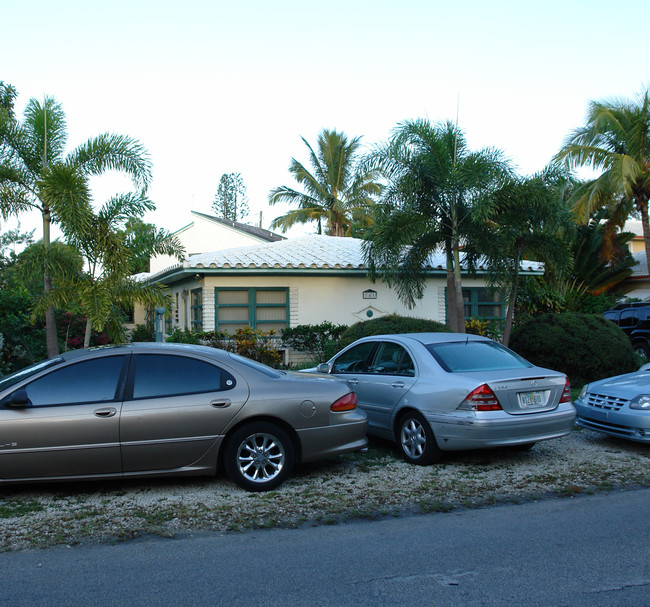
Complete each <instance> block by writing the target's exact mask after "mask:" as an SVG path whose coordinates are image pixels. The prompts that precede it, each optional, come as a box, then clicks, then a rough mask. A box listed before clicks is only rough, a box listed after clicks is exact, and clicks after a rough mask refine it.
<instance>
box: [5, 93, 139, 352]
mask: <svg viewBox="0 0 650 607" xmlns="http://www.w3.org/2000/svg"><path fill="white" fill-rule="evenodd" d="M66 142H67V130H66V122H65V114H64V112H63V109H62V107H61V105H60V104H59V103H58V102H57V101H56V100H55V99H54V98H52V97H45V99H44V101H43V103H42V104H41V103H40V102H39V101H37V100H36V99H30V101H29V102H28V103H27V106H26V108H25V112H24V120H23V122H22V123H20V122H18V121H17V120H16V119H15V118H14V117H13V116H12V115H11V114H10V113H9V112H8V111H6V110H5V111H3V110H1V109H0V214H1V215H2V217H4V218H6V217H8V216H10V215H19V214H21V213H23V212H26V211H30V210H35V209H36V210H38V211H39V212H40V213H41V215H42V217H43V244H44V247H45V250H46V251H47V249H48V247H49V244H50V228H51V224H52V223H60V224H61V225H62V226H66V227H67V229H68V230H73V231H78V232H79V233H83V232H84V231H85V230H86V229H88V227H89V226H90V224H91V222H92V220H93V213H92V209H91V202H92V198H91V193H90V188H89V184H88V178H89V177H90V176H91V175H100V174H102V173H103V172H105V171H107V170H116V171H121V172H123V173H125V174H126V175H128V176H129V177H130V178H131V180H132V182H133V184H134V186H135V187H136V188H137V189H138V190H139V191H141V192H144V191H145V190H146V188H147V186H148V184H149V181H150V179H151V162H150V161H149V158H148V155H147V153H146V151H145V150H144V148H143V147H142V145H141V144H140V143H138V142H137V141H135V140H133V139H131V138H129V137H125V136H120V135H114V134H104V135H100V136H98V137H95V138H93V139H90V140H89V141H87V142H86V143H84V144H82V145H80V146H79V147H77V148H76V149H74V150H73V151H72V152H71V153H69V154H67V155H65V153H64V152H65V147H66ZM43 286H44V290H45V294H46V295H47V294H48V293H50V292H51V291H52V284H51V279H50V276H49V274H48V272H47V271H44V275H43ZM45 319H46V336H47V352H48V356H50V357H51V356H55V355H56V354H57V353H58V344H57V339H56V326H55V319H54V309H53V308H51V307H50V308H48V309H47V310H46V311H45Z"/></svg>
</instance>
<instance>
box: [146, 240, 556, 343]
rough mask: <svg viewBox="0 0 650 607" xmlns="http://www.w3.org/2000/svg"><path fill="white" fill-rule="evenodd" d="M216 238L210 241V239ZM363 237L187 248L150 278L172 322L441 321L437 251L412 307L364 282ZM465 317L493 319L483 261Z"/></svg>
mask: <svg viewBox="0 0 650 607" xmlns="http://www.w3.org/2000/svg"><path fill="white" fill-rule="evenodd" d="M216 242H217V241H215V244H216ZM362 243H363V241H362V240H359V239H356V238H340V237H333V236H321V235H311V236H304V237H301V238H294V239H289V240H287V239H282V240H274V241H272V242H260V243H257V244H248V245H245V246H235V247H229V248H220V249H218V250H213V251H212V252H204V253H198V254H190V255H189V256H188V257H187V258H186V259H185V261H183V262H182V263H178V262H175V263H172V264H170V265H169V266H167V267H165V268H163V269H160V270H158V271H154V272H152V273H150V274H149V275H148V276H147V280H148V281H149V282H153V283H161V284H164V285H166V286H167V288H168V290H169V293H170V295H171V298H172V304H173V309H172V311H171V312H172V313H171V325H168V326H171V328H175V327H178V328H180V329H192V330H196V331H198V330H202V331H212V330H218V331H228V332H234V331H235V330H236V329H238V328H240V327H245V326H251V327H253V328H255V329H262V330H264V331H268V330H270V329H274V330H275V331H276V332H279V331H281V330H282V329H283V328H284V327H294V326H296V325H301V324H319V323H321V322H323V321H330V322H332V323H335V324H347V325H350V324H353V323H355V322H357V321H360V320H368V319H370V318H377V317H380V316H383V315H386V314H392V313H397V314H402V315H408V316H415V317H420V318H429V319H432V320H437V321H440V322H445V318H446V271H445V257H444V255H442V254H441V255H437V256H432V258H431V259H430V263H429V265H428V267H427V269H426V272H427V280H426V283H427V284H426V289H425V293H424V297H423V298H422V300H420V301H418V302H417V304H416V306H415V307H414V308H413V309H409V308H407V307H406V306H405V304H404V303H403V302H401V301H400V299H399V297H398V296H397V293H396V291H395V290H394V289H393V288H391V287H389V286H388V285H387V284H385V283H383V282H379V281H378V282H376V283H373V282H371V281H370V280H369V279H368V277H367V268H366V266H365V264H364V257H363V251H362ZM543 272H544V267H543V265H542V264H539V263H537V262H526V261H525V262H522V273H523V274H524V275H541V274H543ZM463 295H464V297H465V310H466V315H467V316H468V317H471V316H481V317H484V318H499V317H502V316H503V314H504V310H503V302H502V301H501V299H500V296H499V295H498V294H495V293H494V292H492V291H491V290H489V289H488V288H486V283H485V268H483V267H479V268H477V271H476V274H475V275H473V276H470V275H469V274H468V273H467V272H465V276H464V277H463Z"/></svg>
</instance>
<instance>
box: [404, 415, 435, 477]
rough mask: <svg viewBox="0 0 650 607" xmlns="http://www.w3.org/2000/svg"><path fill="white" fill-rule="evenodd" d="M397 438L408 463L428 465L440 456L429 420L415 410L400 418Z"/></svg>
mask: <svg viewBox="0 0 650 607" xmlns="http://www.w3.org/2000/svg"><path fill="white" fill-rule="evenodd" d="M397 440H398V442H399V445H400V447H401V451H402V455H403V457H404V459H405V460H406V461H407V462H409V463H410V464H416V465H418V466H428V465H429V464H433V463H434V462H437V461H440V459H441V458H442V451H441V450H440V448H439V447H438V444H437V443H436V438H435V436H434V435H433V430H431V426H430V425H429V422H428V421H426V420H425V419H424V417H423V416H422V415H421V414H420V413H418V412H417V411H411V412H409V413H407V414H405V415H404V416H403V417H402V418H401V419H400V422H399V428H398V431H397Z"/></svg>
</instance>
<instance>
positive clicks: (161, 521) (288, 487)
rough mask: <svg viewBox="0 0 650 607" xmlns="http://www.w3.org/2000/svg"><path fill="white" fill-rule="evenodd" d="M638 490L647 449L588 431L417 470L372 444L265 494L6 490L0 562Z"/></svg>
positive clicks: (158, 486) (213, 486)
mask: <svg viewBox="0 0 650 607" xmlns="http://www.w3.org/2000/svg"><path fill="white" fill-rule="evenodd" d="M639 486H650V445H642V444H638V443H632V442H626V441H622V440H617V439H614V438H609V437H605V436H603V435H600V434H597V433H594V432H590V431H588V430H578V429H576V430H575V431H574V432H573V433H572V434H571V435H570V436H567V437H565V438H562V439H556V440H552V441H546V442H543V443H538V444H537V445H535V447H533V449H532V450H530V451H526V452H514V451H509V450H505V449H503V450H496V451H475V452H471V453H467V452H464V453H448V454H447V455H446V457H445V459H444V460H443V462H442V463H440V464H435V465H432V466H426V467H419V466H413V465H409V464H406V463H404V462H403V461H401V460H400V459H398V458H397V457H396V452H395V451H394V448H393V447H392V446H391V445H390V444H388V443H384V442H380V441H372V442H371V444H370V449H369V450H368V452H366V453H357V454H351V455H346V456H342V457H339V458H336V459H333V460H328V461H326V462H322V463H320V464H316V465H313V464H310V465H304V466H300V467H298V468H297V469H296V470H295V471H294V473H293V475H292V476H291V478H290V479H289V481H288V482H286V483H285V484H284V485H282V486H281V487H280V488H279V489H278V490H276V491H272V492H270V493H258V494H251V493H246V492H244V491H243V490H241V489H239V488H238V487H237V486H235V485H233V484H232V483H231V482H229V481H228V480H227V479H226V478H225V476H224V475H223V474H219V476H218V478H217V479H216V480H215V479H207V478H197V479H187V478H186V479H159V480H146V481H142V480H140V481H121V482H117V481H114V482H103V483H100V482H93V483H75V484H58V485H56V484H50V485H32V486H26V485H23V486H5V487H3V488H2V489H1V491H0V550H1V551H7V550H19V549H26V548H32V547H41V546H43V547H44V546H51V545H55V544H68V545H74V544H78V543H81V542H92V541H118V540H123V539H128V538H133V537H136V536H139V535H143V534H158V535H162V536H168V537H171V536H173V535H175V534H186V533H196V532H204V531H208V530H216V531H234V530H238V531H240V530H245V529H250V528H259V527H277V526H282V527H294V526H299V525H304V524H335V523H338V522H342V521H345V520H349V519H354V518H375V517H381V516H398V515H400V514H404V513H414V512H433V511H450V510H453V509H455V508H472V507H481V506H485V505H489V504H496V503H504V502H511V503H512V502H515V503H516V502H523V501H528V500H538V499H543V498H555V497H572V496H575V495H577V494H580V493H593V492H596V491H612V490H619V489H626V488H634V487H639Z"/></svg>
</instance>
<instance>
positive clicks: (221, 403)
mask: <svg viewBox="0 0 650 607" xmlns="http://www.w3.org/2000/svg"><path fill="white" fill-rule="evenodd" d="M231 404H232V401H231V400H230V399H229V398H223V399H221V400H213V401H211V402H210V405H212V406H213V407H217V408H218V409H225V408H226V407H230V405H231Z"/></svg>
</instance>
